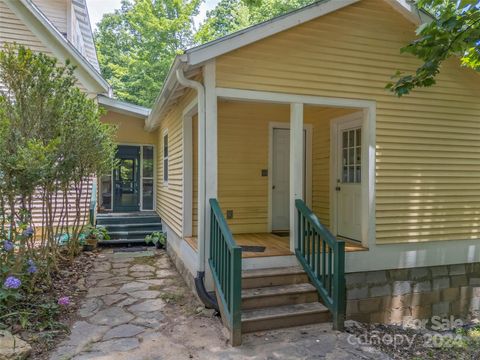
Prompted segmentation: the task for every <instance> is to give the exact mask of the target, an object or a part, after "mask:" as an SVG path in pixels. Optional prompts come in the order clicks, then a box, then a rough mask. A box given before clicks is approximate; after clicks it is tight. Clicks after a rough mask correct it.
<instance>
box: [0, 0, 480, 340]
mask: <svg viewBox="0 0 480 360" xmlns="http://www.w3.org/2000/svg"><path fill="white" fill-rule="evenodd" d="M83 5H85V2H84V0H75V1H73V0H0V45H1V44H3V43H4V42H17V43H21V44H24V45H26V46H29V47H31V48H33V49H34V50H36V51H42V52H45V53H47V54H51V55H53V56H56V57H57V58H58V59H60V60H62V61H64V60H65V59H71V60H72V61H73V63H74V64H75V65H77V69H76V75H77V78H78V86H79V87H80V88H82V89H83V90H84V91H85V92H87V93H88V94H89V95H90V96H92V97H93V98H96V99H97V101H98V103H99V104H100V105H101V106H102V107H104V108H105V109H106V110H107V114H106V115H105V116H104V118H103V119H102V120H103V121H105V122H108V123H111V124H115V125H117V126H118V132H117V142H118V145H119V152H118V158H119V166H118V167H117V168H116V169H114V170H113V171H112V173H111V174H106V175H105V176H102V177H100V178H99V179H98V211H99V212H105V213H107V214H106V215H103V216H104V218H103V221H105V222H106V223H108V222H111V221H112V219H113V218H114V216H119V217H121V219H130V220H132V219H133V220H132V223H133V225H134V226H135V229H136V230H134V231H132V232H131V233H129V232H128V231H127V232H125V231H123V230H122V228H125V226H126V225H125V224H123V223H121V222H122V221H123V220H120V224H114V226H113V225H112V227H115V229H116V230H117V233H116V235H117V236H118V237H120V239H119V241H122V239H121V237H122V236H127V237H129V239H128V240H129V241H131V240H138V241H142V242H143V235H144V234H145V233H148V232H151V231H154V230H159V229H162V230H163V231H164V233H165V234H166V236H167V250H168V252H169V254H170V255H171V257H172V258H173V259H174V261H175V263H176V265H177V267H178V268H179V270H180V272H181V273H182V275H183V276H184V278H185V279H186V281H187V282H188V283H189V284H190V285H191V287H192V289H193V290H194V291H195V292H196V293H197V294H198V296H199V298H200V299H201V300H202V301H203V302H204V303H205V304H206V306H210V307H218V309H219V310H220V312H221V313H222V319H223V321H224V323H225V325H226V326H227V327H228V328H229V329H230V330H231V334H232V343H233V344H238V343H239V342H240V341H241V334H242V333H245V332H252V331H257V330H262V329H271V328H276V327H285V326H292V325H302V324H308V323H313V322H322V321H330V320H332V321H333V325H334V326H335V327H337V328H341V327H342V325H343V320H344V319H345V318H347V319H357V320H362V321H372V322H387V323H398V322H406V321H409V320H411V319H419V318H420V319H426V320H428V319H429V318H431V316H433V315H440V316H450V315H454V316H461V317H469V316H472V315H476V314H478V312H480V292H479V291H478V287H480V246H479V244H480V243H479V241H480V236H479V221H480V206H479V205H480V185H479V183H480V145H479V142H478V141H477V138H478V136H479V134H480V103H479V101H478V95H479V94H480V80H479V78H478V74H477V73H475V72H473V71H470V70H466V69H464V68H462V67H461V66H460V64H459V62H458V61H456V60H455V59H452V60H449V61H447V62H446V63H445V64H444V65H443V67H442V71H441V74H440V75H439V77H438V83H437V85H435V86H434V87H432V88H426V89H418V90H415V92H414V93H412V94H411V95H408V96H406V97H403V98H397V97H395V96H393V95H392V94H391V93H389V92H388V91H387V90H385V85H386V83H387V82H389V81H390V77H391V75H392V74H394V73H395V71H396V70H398V69H399V70H401V71H405V72H411V71H414V70H415V69H416V67H417V66H418V64H419V63H418V61H417V60H416V59H415V58H413V57H411V56H409V55H401V54H400V52H399V49H400V48H401V47H403V46H404V45H406V44H407V43H408V42H409V41H411V40H412V39H413V38H414V37H415V29H416V27H417V26H418V25H419V24H420V23H422V22H424V21H429V18H428V16H426V15H425V14H423V13H421V12H418V11H417V10H416V9H415V8H414V7H412V6H411V5H410V4H409V2H408V1H404V0H329V1H328V0H326V1H320V2H317V3H314V4H312V5H310V6H307V7H305V8H302V9H300V10H298V11H295V12H292V13H289V14H286V15H284V16H281V17H278V18H275V19H272V20H270V21H267V22H265V23H261V24H259V25H255V26H253V27H251V28H248V29H245V30H242V31H239V32H237V33H234V34H231V35H229V36H227V37H224V38H221V39H218V40H216V41H213V42H210V43H207V44H204V45H201V46H198V47H195V48H192V49H189V50H186V51H185V53H184V54H182V55H179V56H177V58H176V59H175V61H174V63H173V65H172V68H171V70H170V73H169V76H168V78H167V80H166V82H165V84H164V87H163V89H162V91H161V93H160V94H159V96H158V98H157V101H156V103H155V105H154V107H153V109H152V110H151V111H150V110H149V109H145V108H142V107H139V106H135V105H132V104H128V103H124V102H121V101H118V100H116V99H114V98H112V94H111V89H110V87H109V85H108V83H106V81H105V80H104V79H102V77H101V75H100V73H99V67H98V61H97V60H96V55H95V51H94V45H93V38H92V34H91V31H90V30H88V31H87V30H85V29H89V26H86V25H88V14H86V13H85V11H84V10H82V9H85V8H86V7H85V6H83ZM82 11H83V12H82ZM120 214H121V215H120ZM157 214H158V215H159V216H160V217H161V221H162V226H161V228H160V227H159V226H158V224H157V223H156V221H157V220H155V219H156V218H157ZM122 216H123V218H122ZM140 236H141V238H139V237H140Z"/></svg>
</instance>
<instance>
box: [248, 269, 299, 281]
mask: <svg viewBox="0 0 480 360" xmlns="http://www.w3.org/2000/svg"><path fill="white" fill-rule="evenodd" d="M304 273H305V271H304V270H303V268H302V267H300V266H289V267H276V268H267V269H254V270H244V271H242V278H243V279H248V278H257V277H266V276H278V275H291V274H304Z"/></svg>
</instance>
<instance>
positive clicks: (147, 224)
mask: <svg viewBox="0 0 480 360" xmlns="http://www.w3.org/2000/svg"><path fill="white" fill-rule="evenodd" d="M105 226H107V227H115V226H117V227H129V226H133V227H139V226H162V223H161V222H157V223H154V222H151V223H123V224H106V225H105Z"/></svg>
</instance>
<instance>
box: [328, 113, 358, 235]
mask: <svg viewBox="0 0 480 360" xmlns="http://www.w3.org/2000/svg"><path fill="white" fill-rule="evenodd" d="M337 129H338V131H337V145H338V146H337V154H336V158H337V181H336V182H337V183H336V188H335V192H336V196H337V214H336V215H337V235H338V236H341V237H345V238H348V239H352V240H357V241H360V240H361V209H362V194H361V193H362V115H361V113H360V114H359V115H358V119H353V120H349V121H345V122H341V123H339V124H338V128H337Z"/></svg>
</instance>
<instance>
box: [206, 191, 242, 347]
mask: <svg viewBox="0 0 480 360" xmlns="http://www.w3.org/2000/svg"><path fill="white" fill-rule="evenodd" d="M210 207H211V216H210V258H209V259H208V263H209V265H210V269H211V271H212V275H213V280H214V282H215V288H216V290H217V297H218V298H219V299H220V301H219V304H218V305H219V307H220V308H221V309H220V312H221V314H222V316H224V318H225V319H224V320H225V321H226V325H227V326H228V327H229V330H230V332H231V335H232V345H234V346H236V345H240V343H241V325H242V324H241V312H240V305H241V301H242V248H241V247H240V246H238V245H237V244H236V243H235V240H234V239H233V236H232V233H231V232H230V229H229V228H228V224H227V222H226V221H225V217H224V216H223V213H222V210H221V209H220V205H219V204H218V201H217V200H216V199H210Z"/></svg>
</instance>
